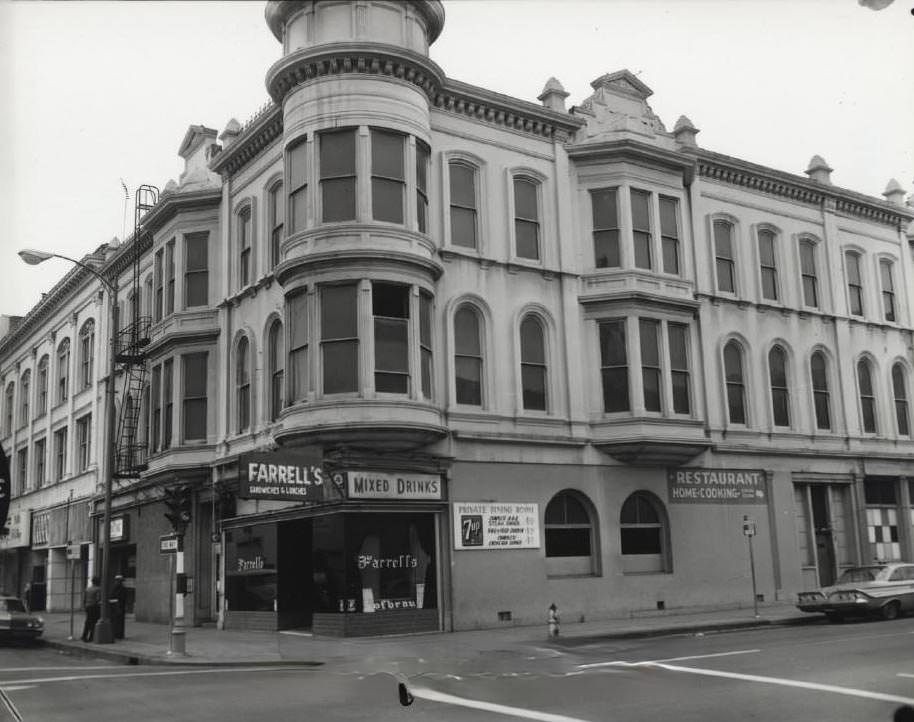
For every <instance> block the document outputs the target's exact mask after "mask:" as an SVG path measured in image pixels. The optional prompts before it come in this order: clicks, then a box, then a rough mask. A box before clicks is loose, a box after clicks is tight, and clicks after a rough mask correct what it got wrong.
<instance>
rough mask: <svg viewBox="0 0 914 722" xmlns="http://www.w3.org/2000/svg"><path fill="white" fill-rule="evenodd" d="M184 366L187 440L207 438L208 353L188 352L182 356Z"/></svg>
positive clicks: (184, 414) (184, 411)
mask: <svg viewBox="0 0 914 722" xmlns="http://www.w3.org/2000/svg"><path fill="white" fill-rule="evenodd" d="M182 362H183V368H184V384H183V388H184V398H183V413H182V426H183V431H184V440H185V441H192V440H194V441H196V440H200V441H205V440H206V433H207V431H206V416H207V389H206V378H207V371H206V365H207V355H206V353H193V354H187V355H186V356H183V357H182Z"/></svg>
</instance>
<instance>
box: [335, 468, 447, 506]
mask: <svg viewBox="0 0 914 722" xmlns="http://www.w3.org/2000/svg"><path fill="white" fill-rule="evenodd" d="M342 473H343V474H344V475H345V476H346V479H347V482H348V483H347V490H348V492H349V498H350V499H413V500H429V501H436V500H440V499H441V498H443V497H442V485H441V476H440V475H437V474H411V473H410V474H388V473H385V472H380V471H344V472H342Z"/></svg>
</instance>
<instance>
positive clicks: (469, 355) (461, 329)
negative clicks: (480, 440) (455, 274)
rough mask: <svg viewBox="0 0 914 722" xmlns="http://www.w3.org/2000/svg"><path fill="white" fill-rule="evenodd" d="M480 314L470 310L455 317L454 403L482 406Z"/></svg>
mask: <svg viewBox="0 0 914 722" xmlns="http://www.w3.org/2000/svg"><path fill="white" fill-rule="evenodd" d="M479 332H480V323H479V314H478V313H477V312H476V310H475V309H473V308H471V307H469V306H463V307H461V308H460V309H459V310H458V311H457V313H455V314H454V381H455V391H456V401H457V403H458V404H467V405H468V406H482V379H483V366H482V361H483V359H482V342H481V340H480V336H479Z"/></svg>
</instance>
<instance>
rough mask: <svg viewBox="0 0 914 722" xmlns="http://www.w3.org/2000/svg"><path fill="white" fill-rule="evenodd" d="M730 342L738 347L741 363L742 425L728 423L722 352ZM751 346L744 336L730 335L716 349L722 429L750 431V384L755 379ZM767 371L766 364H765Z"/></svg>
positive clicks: (738, 334)
mask: <svg viewBox="0 0 914 722" xmlns="http://www.w3.org/2000/svg"><path fill="white" fill-rule="evenodd" d="M731 342H736V344H737V345H738V346H739V347H740V351H741V355H740V360H741V362H742V367H743V368H742V371H743V374H742V385H743V410H744V412H745V416H746V421H745V423H743V424H740V423H738V422H733V421H730V401H729V395H728V393H727V364H726V358H725V356H724V352H725V350H726V348H727V346H729V345H730V343H731ZM751 349H752V346H751V345H750V344H749V342H748V340H747V339H746V337H745V336H743V335H742V334H740V333H730V334H727V335H726V336H724V337H723V338H722V339H721V342H720V346H719V347H718V352H717V353H718V360H719V363H720V384H721V385H720V387H719V388H720V389H721V390H722V393H721V407H722V413H723V428H724V429H725V430H726V429H730V428H734V429H752V428H753V427H754V425H753V423H752V422H753V412H754V407H753V404H752V399H753V396H754V394H753V393H752V387H751V382H752V379H753V378H755V374H754V372H753V369H752V352H751ZM766 369H767V364H766Z"/></svg>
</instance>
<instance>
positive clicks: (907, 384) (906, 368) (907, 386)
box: [886, 356, 914, 503]
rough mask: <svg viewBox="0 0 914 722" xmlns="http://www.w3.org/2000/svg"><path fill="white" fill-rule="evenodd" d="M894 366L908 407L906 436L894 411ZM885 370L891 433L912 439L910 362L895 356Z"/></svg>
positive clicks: (902, 357)
mask: <svg viewBox="0 0 914 722" xmlns="http://www.w3.org/2000/svg"><path fill="white" fill-rule="evenodd" d="M896 366H901V367H902V370H903V372H904V378H903V379H902V382H903V383H904V391H905V401H906V402H907V407H908V433H907V434H901V433H900V431H899V429H898V415H897V412H896V409H895V403H896V402H897V397H896V396H895V378H894V373H895V367H896ZM887 370H888V385H887V387H886V388H888V389H889V398H890V399H891V402H892V413H891V418H892V426H891V428H892V431H893V432H894V435H895V438H896V439H911V438H914V420H912V418H911V409H912V405H911V388H912V384H911V377H912V372H914V369H912V367H911V363H910V361H908V359H906V358H905V357H904V356H896V357H895V358H893V359H892V360H891V363H889V364H888V369H887ZM912 503H914V500H912Z"/></svg>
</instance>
